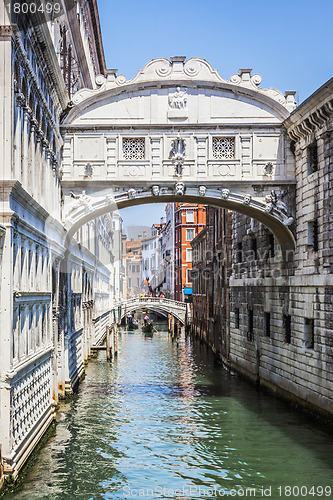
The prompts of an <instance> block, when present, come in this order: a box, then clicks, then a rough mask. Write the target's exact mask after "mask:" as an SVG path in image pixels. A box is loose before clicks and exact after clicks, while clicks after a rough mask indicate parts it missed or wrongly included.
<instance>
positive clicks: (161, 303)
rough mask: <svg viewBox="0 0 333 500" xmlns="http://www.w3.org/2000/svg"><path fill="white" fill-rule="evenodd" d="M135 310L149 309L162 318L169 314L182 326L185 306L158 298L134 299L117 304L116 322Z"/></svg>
mask: <svg viewBox="0 0 333 500" xmlns="http://www.w3.org/2000/svg"><path fill="white" fill-rule="evenodd" d="M137 309H149V310H150V311H154V312H157V313H159V314H162V315H164V316H166V315H168V314H170V315H171V316H173V317H174V318H175V319H176V320H177V321H180V322H181V323H182V324H183V325H184V324H185V320H186V310H187V304H186V303H185V302H179V301H178V300H172V299H166V298H160V297H134V298H132V299H128V300H123V301H121V302H118V304H117V306H116V310H117V314H118V321H119V322H120V321H121V320H122V318H124V316H126V314H128V313H129V312H132V311H136V310H137Z"/></svg>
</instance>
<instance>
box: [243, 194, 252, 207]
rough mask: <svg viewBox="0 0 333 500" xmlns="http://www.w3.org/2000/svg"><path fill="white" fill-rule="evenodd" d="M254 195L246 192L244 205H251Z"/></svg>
mask: <svg viewBox="0 0 333 500" xmlns="http://www.w3.org/2000/svg"><path fill="white" fill-rule="evenodd" d="M251 200H252V196H251V195H249V194H245V195H244V197H243V203H244V205H249V204H250V203H251Z"/></svg>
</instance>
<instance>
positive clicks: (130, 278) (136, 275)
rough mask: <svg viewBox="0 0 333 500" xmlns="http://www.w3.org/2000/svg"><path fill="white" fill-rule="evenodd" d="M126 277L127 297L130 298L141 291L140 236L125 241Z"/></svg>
mask: <svg viewBox="0 0 333 500" xmlns="http://www.w3.org/2000/svg"><path fill="white" fill-rule="evenodd" d="M126 278H127V298H128V299H131V298H132V297H136V296H138V295H140V294H141V293H142V289H143V284H142V236H140V235H139V239H138V240H135V241H134V239H131V241H127V242H126Z"/></svg>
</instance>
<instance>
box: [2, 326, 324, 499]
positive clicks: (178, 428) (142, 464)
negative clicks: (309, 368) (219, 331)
mask: <svg viewBox="0 0 333 500" xmlns="http://www.w3.org/2000/svg"><path fill="white" fill-rule="evenodd" d="M332 464H333V453H332V435H331V434H330V433H328V432H327V431H326V430H325V427H324V426H320V425H317V424H316V423H314V422H313V421H312V420H310V419H308V418H307V417H306V416H304V415H302V414H300V413H298V412H296V411H293V410H292V409H290V408H288V407H287V406H285V405H284V404H283V403H282V402H280V401H277V400H275V399H274V398H273V397H271V396H268V395H266V394H263V393H261V392H259V391H257V390H256V389H255V388H254V387H252V386H251V385H248V384H247V382H245V381H243V380H242V379H240V378H239V377H238V376H237V375H234V374H230V373H228V372H227V371H226V370H225V369H224V368H223V367H221V366H217V365H216V364H214V358H213V356H212V354H211V353H210V352H209V351H208V350H207V348H206V347H205V346H202V345H201V346H200V345H199V344H193V342H192V341H191V340H189V339H185V338H182V339H180V341H179V342H178V343H177V342H176V341H172V340H171V339H170V338H169V336H168V333H167V332H166V331H163V327H161V328H160V329H159V332H158V333H154V335H153V337H152V338H149V337H145V336H144V335H143V334H142V333H141V332H140V331H136V332H135V333H126V332H124V331H122V332H121V333H120V335H119V354H118V358H117V360H116V361H112V363H110V364H109V363H106V360H105V352H100V353H99V354H98V357H97V358H96V359H93V360H91V361H90V363H89V365H88V367H87V372H86V378H85V380H84V381H83V382H82V384H81V386H80V388H79V392H78V394H77V395H76V396H75V397H74V398H73V400H71V401H70V402H68V403H63V404H61V405H60V409H59V423H58V426H57V429H56V434H55V436H53V437H52V438H50V439H49V441H48V442H47V443H46V445H45V446H44V447H43V448H42V450H41V451H40V452H39V454H38V459H37V461H36V462H35V463H34V465H33V467H32V468H31V469H30V472H29V474H28V475H27V476H26V477H25V480H24V485H23V487H22V488H21V489H20V490H19V491H17V492H16V493H14V494H9V495H7V496H6V497H5V498H6V500H7V499H19V500H35V499H48V500H51V499H52V500H72V499H79V500H81V499H82V500H93V499H94V500H95V499H121V498H145V499H154V498H162V499H169V498H172V499H183V500H185V499H196V498H222V497H229V498H231V497H236V498H240V497H244V498H250V497H251V498H273V499H278V498H309V499H313V498H333V493H331V492H330V490H329V487H332V486H333V485H332V482H333V481H332V479H333V471H332ZM289 488H291V489H289Z"/></svg>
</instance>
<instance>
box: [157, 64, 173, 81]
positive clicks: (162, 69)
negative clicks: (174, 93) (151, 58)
mask: <svg viewBox="0 0 333 500" xmlns="http://www.w3.org/2000/svg"><path fill="white" fill-rule="evenodd" d="M171 71H172V66H171V64H170V63H169V61H167V60H164V61H161V62H160V63H158V64H157V66H156V68H155V72H156V74H157V75H158V76H160V77H162V78H164V77H166V76H168V75H170V73H171Z"/></svg>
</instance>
